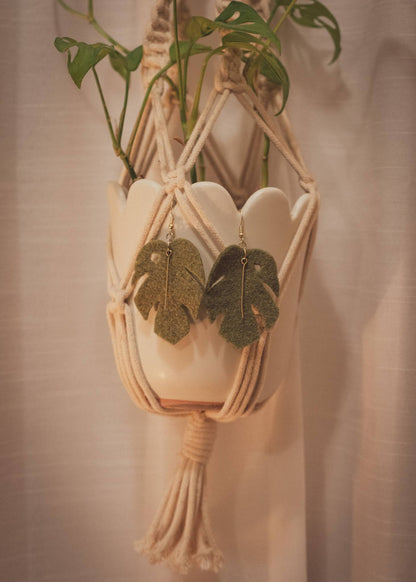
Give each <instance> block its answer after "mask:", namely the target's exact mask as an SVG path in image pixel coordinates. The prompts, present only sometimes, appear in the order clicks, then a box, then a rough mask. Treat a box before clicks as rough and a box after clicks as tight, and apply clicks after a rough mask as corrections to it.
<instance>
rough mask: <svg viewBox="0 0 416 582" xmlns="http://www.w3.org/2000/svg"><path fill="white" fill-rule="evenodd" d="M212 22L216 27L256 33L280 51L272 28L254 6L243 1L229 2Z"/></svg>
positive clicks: (278, 42)
mask: <svg viewBox="0 0 416 582" xmlns="http://www.w3.org/2000/svg"><path fill="white" fill-rule="evenodd" d="M214 23H215V24H216V25H217V27H218V28H222V29H226V30H235V31H240V32H249V33H252V34H257V35H259V36H261V37H263V38H266V39H267V40H269V41H270V42H271V43H272V44H273V45H274V46H275V47H276V48H277V49H278V50H279V52H280V40H279V39H278V37H277V36H276V35H275V33H274V32H273V30H272V29H271V28H270V27H269V25H268V24H267V22H265V21H264V20H263V19H262V17H261V16H260V15H259V14H258V12H257V11H256V10H255V9H254V8H252V7H251V6H248V5H247V4H243V2H230V3H229V5H228V6H227V7H226V8H225V10H223V11H222V12H221V14H219V16H217V18H216V19H215V20H214Z"/></svg>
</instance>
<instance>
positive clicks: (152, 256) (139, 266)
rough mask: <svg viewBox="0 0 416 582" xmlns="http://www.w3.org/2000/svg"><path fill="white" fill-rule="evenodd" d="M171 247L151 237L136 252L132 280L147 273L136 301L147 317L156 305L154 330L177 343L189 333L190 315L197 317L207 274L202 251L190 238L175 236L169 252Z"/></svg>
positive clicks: (146, 317)
mask: <svg viewBox="0 0 416 582" xmlns="http://www.w3.org/2000/svg"><path fill="white" fill-rule="evenodd" d="M168 249H169V247H168V244H167V243H166V242H164V241H162V240H152V241H150V242H149V243H147V244H146V245H145V246H144V247H143V248H142V249H141V251H140V252H139V254H138V255H137V258H136V264H135V270H134V275H133V284H134V283H136V281H138V280H139V278H140V277H142V276H143V275H146V274H147V275H148V276H147V278H146V279H145V281H144V282H143V283H142V284H141V285H140V287H139V289H138V291H137V293H136V296H135V298H134V302H135V304H136V306H137V309H138V310H139V312H140V313H141V315H142V316H143V317H144V319H148V317H149V313H150V310H151V308H152V307H155V309H156V310H157V313H156V318H155V327H154V331H155V333H156V334H157V335H158V336H160V337H162V338H164V339H165V340H167V341H168V342H170V343H171V344H176V343H177V342H178V341H179V340H181V339H182V338H183V337H185V336H186V335H187V334H188V332H189V327H190V323H189V320H190V318H192V319H193V320H195V319H196V318H197V317H198V311H199V307H200V304H201V300H202V297H203V294H204V283H205V274H204V268H203V265H202V260H201V256H200V254H199V251H198V249H197V248H196V247H195V246H194V245H193V244H192V243H191V242H190V241H189V240H186V239H181V238H179V239H175V240H174V241H173V242H172V243H171V244H170V250H171V251H172V254H171V255H170V256H168V254H167V251H168Z"/></svg>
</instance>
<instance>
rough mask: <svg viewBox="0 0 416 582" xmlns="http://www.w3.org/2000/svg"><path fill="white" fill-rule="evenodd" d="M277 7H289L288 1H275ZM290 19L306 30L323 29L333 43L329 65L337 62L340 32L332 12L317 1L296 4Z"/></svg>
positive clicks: (339, 48) (339, 49)
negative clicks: (306, 28)
mask: <svg viewBox="0 0 416 582" xmlns="http://www.w3.org/2000/svg"><path fill="white" fill-rule="evenodd" d="M276 1H277V4H278V5H279V6H285V7H286V6H289V4H290V0H276ZM290 17H291V18H292V20H293V21H294V22H296V24H299V25H300V26H306V27H308V28H324V29H325V30H326V31H327V32H328V34H329V35H330V37H331V38H332V41H333V43H334V54H333V56H332V59H331V61H330V64H331V63H333V62H334V61H336V60H337V58H338V57H339V55H340V53H341V30H340V28H339V25H338V21H337V19H336V18H335V16H334V15H333V14H332V12H331V11H330V10H329V9H328V8H327V7H326V6H325V5H324V4H322V2H319V1H318V0H310V1H309V2H306V3H305V2H296V4H295V5H294V7H293V9H292V10H291V13H290Z"/></svg>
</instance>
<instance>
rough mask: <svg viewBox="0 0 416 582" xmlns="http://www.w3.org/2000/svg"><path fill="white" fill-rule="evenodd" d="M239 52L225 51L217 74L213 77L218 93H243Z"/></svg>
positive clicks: (244, 84) (244, 87) (243, 81)
mask: <svg viewBox="0 0 416 582" xmlns="http://www.w3.org/2000/svg"><path fill="white" fill-rule="evenodd" d="M238 52H239V51H236V50H234V49H233V50H231V49H229V50H227V51H226V52H225V53H224V55H223V57H222V59H221V63H220V67H219V69H218V72H217V74H216V75H215V80H214V82H215V88H216V90H217V91H218V93H223V92H224V91H225V89H229V90H230V91H233V93H243V92H244V91H245V89H246V82H245V80H244V77H243V75H242V74H241V72H240V63H241V59H240V57H239V54H238Z"/></svg>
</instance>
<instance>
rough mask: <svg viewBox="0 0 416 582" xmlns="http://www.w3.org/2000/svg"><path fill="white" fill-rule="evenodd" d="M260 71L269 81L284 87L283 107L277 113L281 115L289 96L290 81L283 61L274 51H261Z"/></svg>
mask: <svg viewBox="0 0 416 582" xmlns="http://www.w3.org/2000/svg"><path fill="white" fill-rule="evenodd" d="M260 73H261V74H262V75H264V76H265V77H266V78H267V79H268V80H269V81H271V82H272V83H273V84H275V85H279V86H281V88H282V107H281V108H280V111H278V112H277V113H276V115H279V113H281V112H282V111H283V109H284V108H285V105H286V102H287V99H288V97H289V89H290V82H289V76H288V74H287V71H286V69H285V67H284V66H283V64H282V62H281V61H280V60H279V59H278V58H277V57H276V56H275V55H273V54H272V53H269V52H268V53H260Z"/></svg>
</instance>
